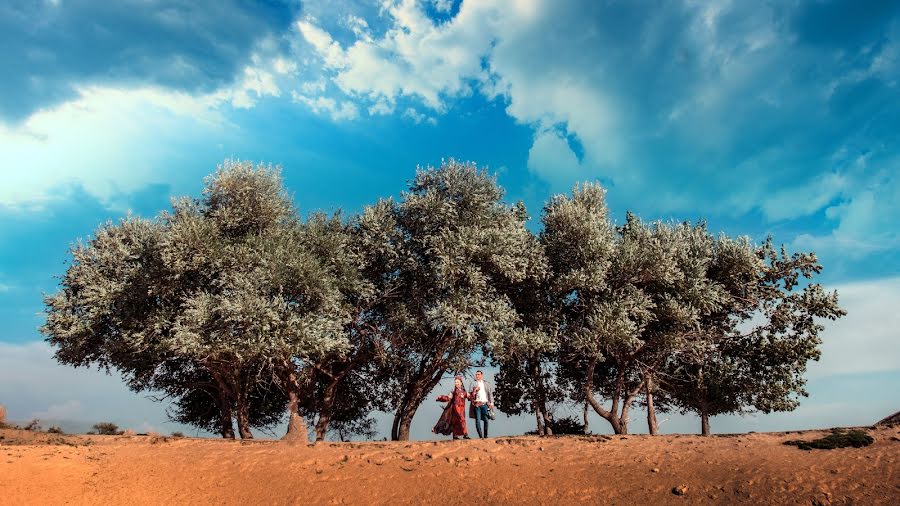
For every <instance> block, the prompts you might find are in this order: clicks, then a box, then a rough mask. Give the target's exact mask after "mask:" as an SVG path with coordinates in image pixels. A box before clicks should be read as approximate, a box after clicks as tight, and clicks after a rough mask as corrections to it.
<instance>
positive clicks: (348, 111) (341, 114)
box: [292, 92, 359, 121]
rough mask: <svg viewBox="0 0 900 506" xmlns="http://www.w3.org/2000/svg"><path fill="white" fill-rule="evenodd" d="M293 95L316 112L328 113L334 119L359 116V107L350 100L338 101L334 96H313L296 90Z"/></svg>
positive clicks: (296, 100)
mask: <svg viewBox="0 0 900 506" xmlns="http://www.w3.org/2000/svg"><path fill="white" fill-rule="evenodd" d="M292 96H293V98H294V101H295V102H299V103H301V104H305V105H306V106H307V107H309V108H310V109H311V110H312V111H313V112H314V113H316V114H328V115H329V116H330V117H331V119H332V120H334V121H341V120H352V119H356V118H357V117H359V109H358V108H357V107H356V104H354V103H353V102H350V101H343V102H340V103H338V102H337V101H336V100H334V99H333V98H328V97H315V98H312V97H307V96H306V95H303V94H300V93H297V92H294V93H293V94H292Z"/></svg>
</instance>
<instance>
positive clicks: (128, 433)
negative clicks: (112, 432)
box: [119, 429, 134, 436]
mask: <svg viewBox="0 0 900 506" xmlns="http://www.w3.org/2000/svg"><path fill="white" fill-rule="evenodd" d="M119 434H121V435H123V436H133V435H134V430H132V429H125V430H123V431H122V432H120V433H119Z"/></svg>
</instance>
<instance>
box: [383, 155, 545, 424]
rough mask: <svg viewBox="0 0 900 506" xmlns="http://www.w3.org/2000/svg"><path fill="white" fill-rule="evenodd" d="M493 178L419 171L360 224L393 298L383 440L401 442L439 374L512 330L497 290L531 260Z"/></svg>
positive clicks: (458, 169)
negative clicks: (389, 417)
mask: <svg viewBox="0 0 900 506" xmlns="http://www.w3.org/2000/svg"><path fill="white" fill-rule="evenodd" d="M502 197H503V191H502V190H501V189H500V187H499V186H498V185H497V183H496V180H495V179H494V178H493V177H491V176H489V175H488V174H487V173H486V172H485V171H484V170H479V169H478V168H477V167H475V166H474V165H473V164H464V163H459V162H456V161H453V160H451V161H449V162H446V163H444V164H442V165H441V166H440V167H439V168H427V169H420V170H418V171H417V173H416V177H415V179H414V180H413V181H412V183H411V184H410V186H409V189H408V190H407V191H406V192H404V193H403V194H402V196H401V199H400V201H399V202H396V203H395V202H393V201H381V202H379V203H378V204H376V205H375V206H373V208H372V209H371V210H369V211H368V213H369V215H370V220H369V225H368V226H369V227H371V228H372V230H373V231H381V232H380V234H373V237H381V239H382V240H381V241H380V242H377V241H373V242H377V245H376V244H373V246H372V247H377V248H379V250H380V251H382V252H383V254H384V255H386V257H389V260H390V262H392V263H391V265H392V266H393V268H391V269H387V270H386V272H387V273H389V275H390V276H391V277H392V278H393V279H395V281H396V283H397V286H398V287H399V290H400V296H398V297H396V298H393V299H391V300H389V301H385V303H384V304H383V305H382V306H381V307H380V309H379V310H380V311H381V312H382V314H383V315H384V325H385V327H386V328H387V329H390V330H389V334H390V336H391V337H390V347H389V353H388V355H387V361H386V362H385V367H386V369H387V371H388V372H389V378H390V380H391V387H390V388H389V389H388V391H389V392H392V395H393V398H392V404H393V408H394V421H393V424H392V428H391V438H392V439H395V440H406V439H408V438H409V428H410V424H411V422H412V419H413V416H414V415H415V413H416V410H417V409H418V408H419V406H420V405H421V403H422V401H423V400H424V399H425V397H426V396H427V395H428V394H429V393H430V392H431V390H432V389H433V388H434V387H435V386H436V385H437V384H438V382H439V381H440V380H441V378H442V377H443V375H444V374H446V373H447V372H448V371H462V370H464V369H466V368H467V367H468V366H469V365H470V364H471V363H472V362H471V361H472V359H473V353H474V352H475V351H476V350H477V349H479V348H483V347H484V346H486V345H487V343H489V342H491V341H494V340H498V339H499V338H500V336H502V335H504V334H505V333H507V332H510V331H512V330H513V329H514V328H515V325H516V323H517V318H518V316H517V314H516V312H515V310H514V308H513V307H512V304H511V303H510V300H509V298H508V297H507V296H506V295H505V294H503V293H502V292H501V291H500V290H499V289H498V286H499V285H500V284H504V283H512V282H516V281H519V280H521V279H524V277H525V276H526V274H527V273H528V271H529V269H531V268H532V266H533V265H534V264H535V263H536V262H535V259H534V258H532V257H531V256H530V255H529V252H530V251H531V249H530V248H529V245H530V244H531V241H532V239H531V235H530V234H529V232H528V231H527V229H526V228H525V220H526V216H525V212H524V208H523V206H522V205H521V204H518V205H508V204H504V203H503V202H502Z"/></svg>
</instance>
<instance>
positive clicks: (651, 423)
mask: <svg viewBox="0 0 900 506" xmlns="http://www.w3.org/2000/svg"><path fill="white" fill-rule="evenodd" d="M645 388H646V392H647V430H648V431H649V432H650V435H652V436H655V435H657V434H659V424H658V423H657V422H656V408H655V407H654V406H653V377H652V376H649V377H648V378H647V385H646V386H645Z"/></svg>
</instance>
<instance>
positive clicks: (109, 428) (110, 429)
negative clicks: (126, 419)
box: [91, 422, 123, 436]
mask: <svg viewBox="0 0 900 506" xmlns="http://www.w3.org/2000/svg"><path fill="white" fill-rule="evenodd" d="M91 428H92V429H94V432H96V433H97V434H100V435H101V436H118V435H120V434H122V433H123V431H120V430H119V426H118V425H116V424H114V423H112V422H100V423H95V424H94V425H93V427H91Z"/></svg>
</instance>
